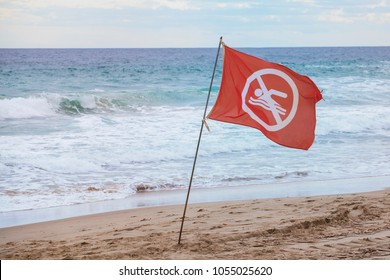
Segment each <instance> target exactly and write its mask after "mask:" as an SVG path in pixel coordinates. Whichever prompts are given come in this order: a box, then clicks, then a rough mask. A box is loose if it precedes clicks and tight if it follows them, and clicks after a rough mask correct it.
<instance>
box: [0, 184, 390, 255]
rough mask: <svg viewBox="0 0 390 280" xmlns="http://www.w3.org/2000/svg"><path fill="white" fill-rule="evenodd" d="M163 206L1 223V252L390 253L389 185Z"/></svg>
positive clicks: (188, 253)
mask: <svg viewBox="0 0 390 280" xmlns="http://www.w3.org/2000/svg"><path fill="white" fill-rule="evenodd" d="M182 210H183V206H182V205H179V206H161V207H151V208H139V209H133V210H125V211H117V212H110V213H104V214H96V215H89V216H82V217H76V218H70V219H64V220H57V221H51V222H43V223H37V224H30V225H23V226H16V227H10V228H2V229H0V258H1V259H3V260H4V259H390V190H389V189H387V190H383V191H375V192H369V193H359V194H344V195H328V196H316V197H300V198H282V199H257V200H249V201H233V202H218V203H203V204H193V205H190V206H189V209H188V211H187V218H186V222H185V225H184V232H183V239H182V245H181V246H179V245H177V240H178V231H179V228H180V221H181V215H182Z"/></svg>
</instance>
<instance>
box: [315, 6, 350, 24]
mask: <svg viewBox="0 0 390 280" xmlns="http://www.w3.org/2000/svg"><path fill="white" fill-rule="evenodd" d="M317 19H318V20H319V21H329V22H338V23H352V22H353V19H352V18H351V17H347V16H346V15H345V14H344V11H343V9H337V10H330V11H329V12H327V13H324V14H320V15H319V16H318V17H317Z"/></svg>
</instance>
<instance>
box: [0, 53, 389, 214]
mask: <svg viewBox="0 0 390 280" xmlns="http://www.w3.org/2000/svg"><path fill="white" fill-rule="evenodd" d="M239 50H241V51H244V52H246V53H249V54H252V55H255V56H258V57H261V58H263V59H266V60H269V61H272V62H276V63H280V64H283V65H285V66H287V67H290V68H292V69H293V70H295V71H296V72H298V73H300V74H303V75H307V76H309V77H310V78H311V79H312V80H313V81H314V82H315V83H316V84H317V86H318V87H319V88H320V89H321V90H323V97H324V100H322V101H320V102H319V103H317V128H316V139H315V141H314V144H313V146H312V147H311V148H310V150H309V151H302V150H296V149H289V148H285V147H282V146H279V145H277V144H275V143H273V142H271V141H270V140H268V139H267V138H265V137H264V136H263V135H262V134H261V132H260V131H258V130H255V129H252V128H248V127H243V126H238V125H232V124H227V123H221V122H215V121H212V120H209V121H208V125H209V126H210V129H211V132H208V131H207V130H205V131H204V133H203V138H202V142H201V145H200V151H199V157H198V162H197V167H196V170H195V176H194V180H193V188H219V187H231V188H234V189H235V190H236V191H237V193H238V194H239V192H240V187H241V186H244V185H259V186H261V185H265V184H267V185H269V184H271V185H272V184H275V188H277V187H278V184H280V183H293V182H311V181H313V182H314V181H327V180H336V179H350V178H353V179H359V178H370V177H380V176H385V177H384V178H390V177H386V176H390V47H332V48H330V47H329V48H328V47H324V48H248V49H239ZM216 52H217V49H216V48H210V49H208V48H202V49H0V212H9V211H16V210H26V209H41V208H47V207H53V206H64V205H73V204H82V203H89V202H94V201H103V200H120V199H123V198H127V197H131V196H133V195H135V194H136V193H139V192H146V193H148V192H150V193H153V194H154V195H155V194H156V193H158V192H167V191H170V190H175V189H186V188H187V187H188V182H189V177H190V174H191V169H192V164H193V158H194V154H195V148H196V144H197V140H198V134H199V128H200V124H201V119H202V116H203V110H204V105H205V102H206V97H207V93H208V88H209V84H210V79H211V75H212V70H213V66H214V65H213V64H214V60H215V55H216ZM221 57H222V56H220V58H219V62H218V66H217V71H216V77H215V80H214V84H213V88H212V93H211V99H210V104H209V105H210V106H209V110H210V109H211V107H212V105H213V103H214V102H215V100H216V97H217V94H218V89H219V85H220V80H221V70H222V69H221V68H222V61H221V59H222V58H221ZM316 186H317V187H318V184H313V188H314V187H316ZM389 186H390V180H389ZM372 187H373V188H375V186H372ZM319 191H320V190H319ZM183 202H184V198H183Z"/></svg>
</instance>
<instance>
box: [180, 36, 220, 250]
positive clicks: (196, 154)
mask: <svg viewBox="0 0 390 280" xmlns="http://www.w3.org/2000/svg"><path fill="white" fill-rule="evenodd" d="M221 45H222V36H221V38H220V39H219V45H218V51H217V56H216V57H215V63H214V70H213V75H212V76H211V81H210V88H209V93H208V95H207V100H206V106H205V108H204V113H203V119H202V124H201V126H200V132H199V139H198V145H197V146H196V152H195V157H194V164H193V165H192V172H191V178H190V183H189V185H188V191H187V198H186V202H185V205H184V211H183V217H182V218H181V227H180V233H179V241H178V243H177V244H178V245H180V242H181V234H182V232H183V226H184V219H185V216H186V211H187V205H188V199H189V197H190V192H191V186H192V179H193V178H194V171H195V165H196V160H197V158H198V152H199V145H200V140H201V139H202V132H203V127H204V124H205V121H206V113H207V106H208V104H209V100H210V93H211V88H212V86H213V81H214V75H215V70H216V68H217V62H218V57H219V51H220V49H221Z"/></svg>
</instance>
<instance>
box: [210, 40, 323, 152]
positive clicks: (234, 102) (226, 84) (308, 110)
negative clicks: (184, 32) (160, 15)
mask: <svg viewBox="0 0 390 280" xmlns="http://www.w3.org/2000/svg"><path fill="white" fill-rule="evenodd" d="M321 99H322V95H321V92H320V91H319V89H318V88H317V86H316V85H315V84H314V82H313V81H312V80H311V79H310V78H309V77H306V76H302V75H300V74H298V73H296V72H294V71H292V70H291V69H289V68H287V67H285V66H283V65H280V64H276V63H272V62H268V61H265V60H262V59H259V58H257V57H254V56H251V55H248V54H245V53H242V52H239V51H237V50H234V49H232V48H229V47H227V46H224V61H223V72H222V81H221V88H220V91H219V95H218V98H217V101H216V102H215V105H214V107H213V108H212V109H211V111H210V113H209V115H208V118H209V119H213V120H217V121H222V122H228V123H233V124H240V125H245V126H250V127H253V128H257V129H259V130H260V131H261V132H263V134H264V135H265V136H266V137H268V138H269V139H271V140H272V141H274V142H276V143H278V144H280V145H283V146H286V147H290V148H297V149H304V150H307V149H309V147H310V146H311V145H312V143H313V141H314V130H315V125H316V113H315V104H316V103H317V102H318V101H319V100H321Z"/></svg>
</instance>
